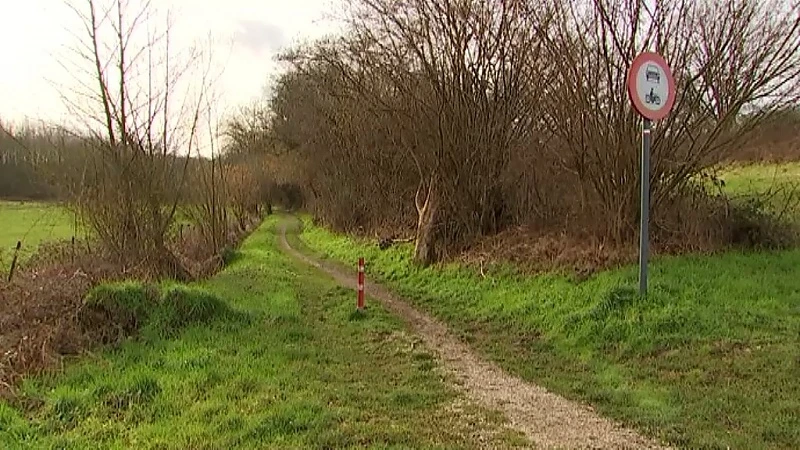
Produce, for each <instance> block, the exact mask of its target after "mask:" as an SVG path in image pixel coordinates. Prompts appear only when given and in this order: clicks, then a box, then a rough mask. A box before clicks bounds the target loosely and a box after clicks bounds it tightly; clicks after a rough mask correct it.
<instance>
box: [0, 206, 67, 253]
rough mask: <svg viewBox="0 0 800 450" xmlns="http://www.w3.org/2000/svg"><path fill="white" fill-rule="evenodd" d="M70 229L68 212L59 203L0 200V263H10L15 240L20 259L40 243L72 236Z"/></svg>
mask: <svg viewBox="0 0 800 450" xmlns="http://www.w3.org/2000/svg"><path fill="white" fill-rule="evenodd" d="M73 229H74V225H73V217H72V215H71V214H70V213H68V212H67V211H65V210H64V209H63V208H61V207H60V206H57V205H54V204H49V203H36V202H7V201H0V263H2V264H4V265H5V263H8V264H10V263H11V255H13V253H14V247H15V246H16V245H17V241H22V250H21V252H20V254H21V255H22V257H23V258H24V257H26V256H30V255H31V254H32V253H33V252H35V250H36V249H37V248H38V247H39V244H40V243H42V242H45V241H51V240H58V239H70V238H72V236H73ZM5 269H7V267H5Z"/></svg>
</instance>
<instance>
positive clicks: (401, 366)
mask: <svg viewBox="0 0 800 450" xmlns="http://www.w3.org/2000/svg"><path fill="white" fill-rule="evenodd" d="M273 226H274V221H269V222H268V223H267V224H265V225H264V226H262V228H261V229H259V230H258V231H257V232H255V233H254V234H253V235H252V236H251V237H250V238H249V239H248V240H247V241H246V242H245V244H244V245H243V247H242V248H241V250H240V251H239V253H238V254H237V257H236V258H235V260H234V262H232V264H231V265H230V266H229V267H228V268H226V269H225V270H224V271H223V272H222V273H220V274H219V275H218V276H216V277H214V278H213V279H211V280H209V281H207V282H205V283H202V284H201V285H199V287H201V288H204V289H205V290H207V291H208V292H209V293H211V294H213V295H215V296H217V297H219V298H221V299H223V300H224V301H226V302H227V303H228V304H229V305H230V306H231V307H232V308H234V309H235V310H236V311H239V312H240V313H244V317H237V318H235V319H221V318H220V319H218V320H215V321H212V322H211V323H209V324H204V325H194V326H190V327H189V328H186V329H184V330H183V331H182V332H181V333H180V334H179V335H177V336H176V337H173V338H172V339H166V338H162V337H159V336H157V335H150V334H147V333H145V334H143V335H142V337H141V338H140V339H138V340H135V341H129V342H127V343H125V344H124V345H122V346H121V348H119V349H116V350H108V351H105V352H101V353H99V354H96V355H93V356H89V357H85V358H82V359H81V360H79V361H76V362H73V363H71V364H69V365H68V367H67V368H66V370H65V371H64V372H63V373H61V374H57V375H54V376H49V377H41V378H36V379H29V380H27V381H26V382H25V383H24V385H23V389H22V393H23V398H22V401H21V402H20V403H21V404H23V405H27V406H26V407H25V409H23V410H19V409H17V408H16V407H12V406H10V405H8V404H5V405H4V404H0V447H2V448H18V447H27V446H33V447H36V448H38V447H40V446H41V447H47V446H56V447H58V448H86V447H87V446H100V447H103V448H181V449H182V448H233V447H237V446H238V447H248V448H252V447H257V448H307V447H314V448H349V447H357V448H365V447H370V448H422V447H424V448H469V447H471V446H472V443H473V442H475V439H476V438H477V437H476V436H475V434H477V433H480V434H482V435H484V436H494V437H495V438H496V439H498V442H499V444H500V445H501V446H503V447H509V446H513V445H514V444H517V443H520V442H521V441H520V438H519V437H518V436H517V435H516V434H512V433H510V432H506V431H504V428H501V427H500V421H501V418H499V417H497V416H496V415H494V414H491V413H486V412H484V411H482V410H479V409H477V408H476V407H473V406H470V405H469V404H464V402H463V401H460V400H459V398H460V397H458V396H457V395H456V394H455V392H454V391H453V390H452V389H451V388H450V387H449V386H448V385H447V384H446V383H445V382H444V381H443V380H442V375H441V374H440V373H439V371H438V369H437V368H436V364H435V363H434V361H433V358H432V356H431V355H430V354H429V353H428V352H427V351H425V350H424V349H422V348H420V346H419V345H413V343H414V342H415V341H414V338H413V337H412V336H410V335H408V334H407V333H406V331H405V330H404V328H403V327H402V326H401V325H400V323H399V322H398V320H397V319H395V318H393V317H391V316H390V315H388V314H387V313H386V312H385V311H383V310H382V309H381V308H379V307H377V306H372V307H371V308H370V310H369V313H368V314H367V315H366V316H363V317H360V316H354V315H353V314H352V313H353V298H352V294H353V293H352V291H350V290H345V289H341V288H334V287H333V286H334V285H333V284H332V282H330V281H327V280H326V279H324V278H323V277H320V276H319V275H318V274H315V273H313V272H311V271H310V270H308V269H305V268H303V267H302V266H300V265H298V264H296V263H293V262H291V261H290V260H289V259H287V257H285V256H283V255H281V254H280V253H278V251H277V250H276V245H275V236H274V234H273ZM494 433H497V434H496V435H495V434H494Z"/></svg>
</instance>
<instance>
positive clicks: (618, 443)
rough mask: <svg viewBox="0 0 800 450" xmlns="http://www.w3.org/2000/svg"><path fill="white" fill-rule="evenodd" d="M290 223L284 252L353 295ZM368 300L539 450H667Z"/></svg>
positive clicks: (404, 306)
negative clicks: (299, 245)
mask: <svg viewBox="0 0 800 450" xmlns="http://www.w3.org/2000/svg"><path fill="white" fill-rule="evenodd" d="M286 232H287V221H284V222H283V223H282V225H281V246H282V248H283V249H284V250H285V251H287V252H288V253H289V254H290V255H292V256H293V257H295V258H297V259H299V260H301V261H303V262H305V263H307V264H310V265H312V266H314V267H316V268H318V269H320V270H322V271H324V272H325V273H327V274H328V275H330V276H332V277H333V278H334V279H335V280H336V281H337V282H338V283H339V284H341V285H342V286H345V287H350V288H353V289H355V287H356V282H355V280H356V276H355V271H352V272H349V271H346V270H343V269H341V268H339V267H336V266H335V265H333V264H328V263H325V262H320V261H318V260H316V259H314V258H312V257H310V256H308V255H306V254H304V253H301V252H300V251H298V250H297V249H295V248H292V246H291V245H290V244H289V242H288V240H287V239H286ZM366 290H367V295H368V296H369V297H370V298H373V299H376V300H379V301H380V302H381V303H382V304H383V305H384V306H385V307H386V308H387V309H388V310H390V311H391V312H393V313H394V314H397V315H398V316H400V317H401V318H403V319H404V320H405V321H406V322H407V323H408V324H409V325H410V326H411V328H412V329H413V330H414V331H415V332H416V333H417V334H418V335H419V337H420V338H421V339H422V341H423V342H424V343H425V345H426V346H427V347H428V348H429V349H431V350H432V351H434V352H435V354H436V355H437V357H438V359H439V361H440V363H441V364H442V366H443V367H444V368H445V370H447V371H448V372H450V373H452V374H453V375H454V377H455V379H456V380H457V384H458V385H459V388H460V389H461V390H463V391H464V392H465V393H466V395H467V396H468V397H469V398H470V399H472V400H473V401H476V402H478V403H480V404H482V405H484V406H486V407H488V408H490V409H494V410H498V411H501V412H503V413H504V414H505V416H506V417H507V418H508V420H509V422H510V425H511V427H512V428H514V429H516V430H518V431H520V432H522V433H523V434H525V436H527V437H528V438H529V439H530V440H531V441H532V442H534V444H535V445H536V446H537V447H544V448H570V449H573V448H581V449H584V448H593V449H606V448H607V449H622V448H631V449H632V448H635V449H643V448H650V449H653V448H663V447H661V446H660V445H658V444H657V443H655V442H653V441H652V440H650V439H647V438H645V437H643V436H641V435H639V434H638V433H636V432H635V431H633V430H630V429H626V428H624V427H622V426H620V425H619V424H616V423H614V422H612V421H611V420H609V419H606V418H603V417H601V416H599V415H598V414H597V413H596V412H594V411H593V410H592V409H591V408H590V407H588V406H585V405H581V404H578V403H575V402H572V401H569V400H566V399H564V398H562V397H560V396H558V395H555V394H553V393H550V392H548V391H547V390H546V389H544V388H543V387H541V386H537V385H534V384H531V383H528V382H525V381H523V380H521V379H519V378H517V377H514V376H511V375H509V374H507V373H506V372H504V371H503V370H502V369H501V368H499V367H498V366H497V365H495V364H493V363H491V362H487V361H485V360H483V359H481V358H480V357H479V356H478V355H476V354H475V353H474V352H473V351H472V349H470V348H469V347H468V346H467V345H466V344H464V343H462V342H461V341H460V340H459V339H458V338H457V337H455V335H454V334H453V333H451V332H450V331H449V330H448V329H447V327H446V326H445V325H443V324H442V323H441V322H439V321H437V320H436V319H434V318H433V317H431V316H429V315H427V314H425V313H423V312H420V311H418V310H416V309H415V308H413V307H412V306H410V305H409V304H408V303H407V302H406V301H405V300H403V299H401V298H400V297H398V296H396V295H394V294H392V293H391V292H389V291H388V290H387V289H386V288H384V287H382V286H381V285H379V284H376V283H372V282H369V281H367V284H366Z"/></svg>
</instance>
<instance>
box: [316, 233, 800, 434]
mask: <svg viewBox="0 0 800 450" xmlns="http://www.w3.org/2000/svg"><path fill="white" fill-rule="evenodd" d="M302 238H303V240H304V241H305V243H306V245H307V246H308V247H310V248H311V249H313V250H314V251H316V252H318V253H320V254H321V255H322V256H325V257H329V258H333V259H336V260H339V261H343V262H347V263H351V264H352V263H353V262H354V261H356V258H358V257H359V256H364V257H366V259H367V271H368V273H369V275H370V276H372V277H375V278H377V279H380V280H383V281H385V282H387V283H388V284H389V285H390V286H392V287H394V288H395V290H397V291H398V292H399V293H401V294H403V295H405V296H406V297H408V298H409V299H411V300H412V301H413V302H414V303H416V304H417V305H418V306H420V307H421V308H423V309H425V310H427V311H429V312H431V313H433V314H434V315H436V316H437V317H439V318H440V319H442V320H444V321H445V322H447V323H449V324H450V325H451V326H452V327H453V329H455V330H456V331H457V332H459V333H461V334H462V336H463V339H465V340H466V341H468V342H470V343H472V345H473V346H474V347H475V348H477V349H478V350H479V351H481V352H483V353H484V354H485V355H486V356H487V357H489V358H491V359H493V360H495V361H497V362H498V363H499V364H500V365H502V366H503V367H504V368H506V369H507V370H508V371H509V372H511V373H514V374H517V375H519V376H521V377H522V378H524V379H528V380H532V381H535V382H538V383H541V384H543V385H545V386H546V387H548V388H550V389H552V390H554V391H555V392H558V393H560V394H562V395H565V396H567V397H570V398H574V399H580V400H583V401H587V402H590V403H592V404H593V405H595V406H596V407H597V408H598V410H599V411H600V412H602V413H604V414H607V415H609V416H612V417H615V418H617V419H621V420H623V421H625V422H627V423H629V424H632V425H634V426H636V427H638V428H640V429H642V430H644V431H645V432H647V433H649V434H652V435H656V436H658V437H661V438H665V439H667V440H668V441H670V442H671V443H673V444H675V445H678V446H688V447H694V448H698V447H703V448H725V447H726V446H730V447H731V448H749V449H758V448H800V251H798V250H794V251H785V252H780V253H761V254H741V253H730V254H726V255H720V256H715V257H680V258H662V259H660V260H658V261H656V262H655V263H654V264H653V265H652V268H651V271H652V272H651V280H652V281H651V283H652V284H651V289H652V290H651V294H650V295H649V296H648V298H647V299H640V298H639V297H638V295H637V293H636V290H635V289H634V286H636V285H637V284H636V270H635V269H634V268H627V269H622V270H616V271H609V272H605V273H602V274H599V275H597V276H595V277H593V278H591V279H589V280H587V281H585V282H582V283H575V282H573V281H570V280H569V279H567V278H563V277H560V276H552V275H542V276H537V277H522V276H518V275H516V274H514V271H513V270H510V269H508V268H499V269H496V270H495V271H494V272H493V273H494V274H490V275H489V276H487V277H486V278H483V277H481V276H480V275H478V274H476V273H475V272H474V271H471V270H469V269H467V268H464V267H459V266H456V265H448V266H444V267H435V268H428V269H420V268H418V267H416V266H415V265H414V264H413V263H412V262H411V259H410V256H411V248H410V247H409V246H401V247H396V248H392V249H389V250H386V251H381V250H379V249H378V248H377V246H376V245H375V244H374V243H367V242H360V241H357V240H354V239H352V238H348V237H344V236H340V235H335V234H332V233H330V232H327V231H325V230H323V229H321V228H319V227H314V226H312V225H311V224H310V223H306V226H305V231H304V233H303V235H302Z"/></svg>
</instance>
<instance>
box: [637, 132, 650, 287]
mask: <svg viewBox="0 0 800 450" xmlns="http://www.w3.org/2000/svg"><path fill="white" fill-rule="evenodd" d="M640 197H641V201H642V211H641V215H640V224H639V295H642V296H644V295H647V256H648V252H649V250H650V249H649V246H650V236H649V230H648V222H649V221H650V119H644V123H643V124H642V192H641V195H640Z"/></svg>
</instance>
